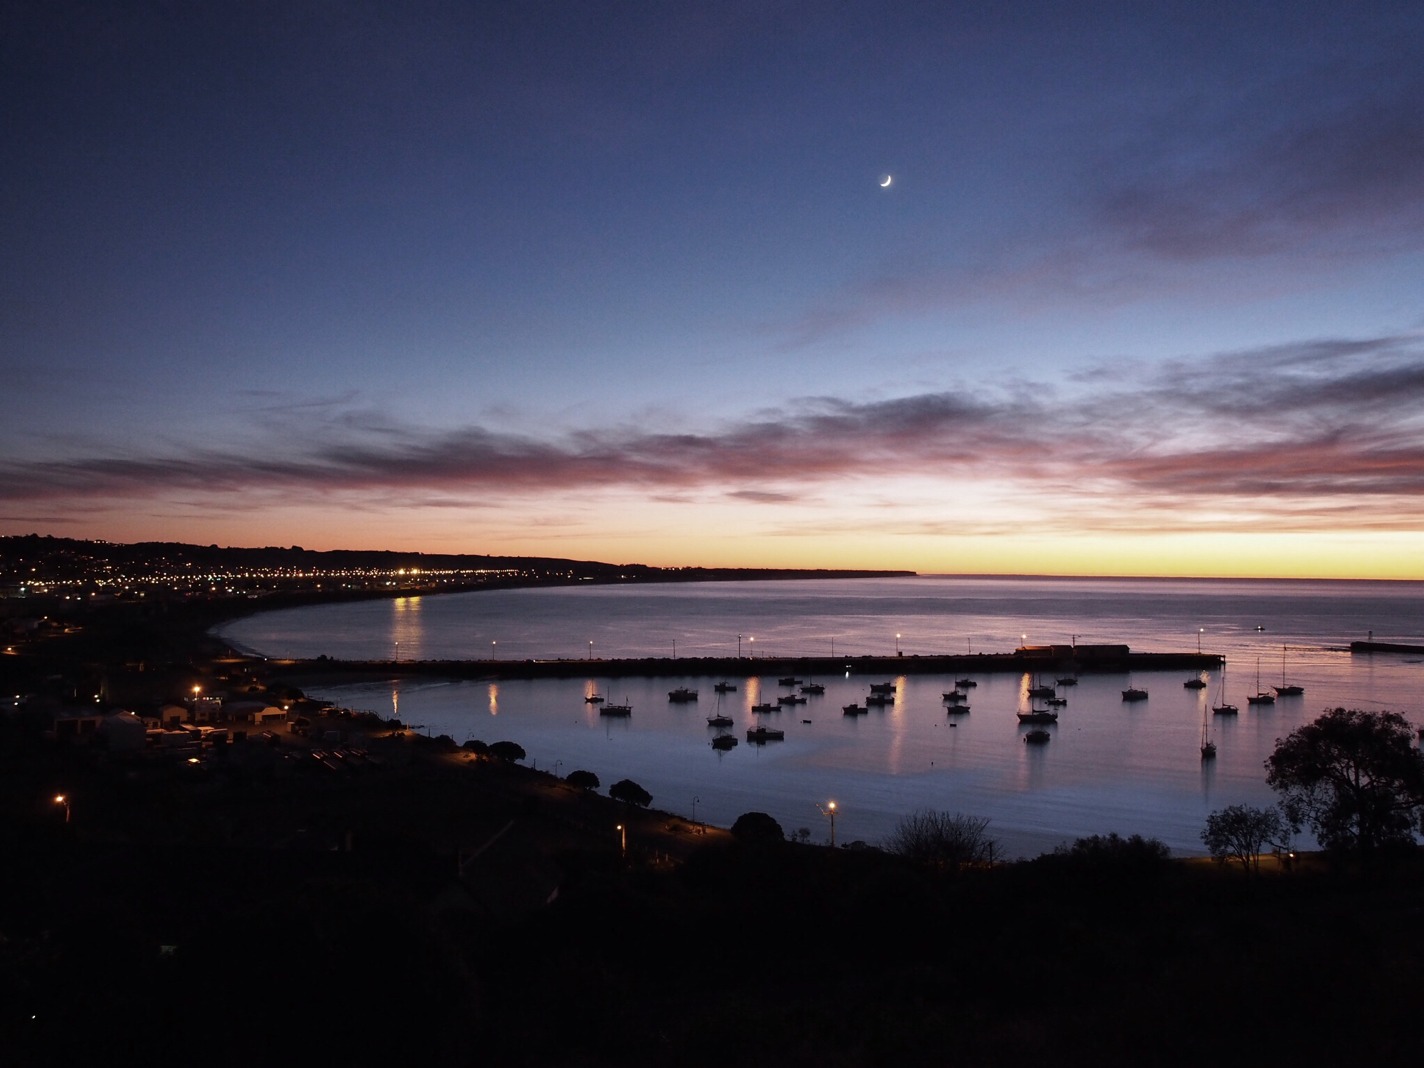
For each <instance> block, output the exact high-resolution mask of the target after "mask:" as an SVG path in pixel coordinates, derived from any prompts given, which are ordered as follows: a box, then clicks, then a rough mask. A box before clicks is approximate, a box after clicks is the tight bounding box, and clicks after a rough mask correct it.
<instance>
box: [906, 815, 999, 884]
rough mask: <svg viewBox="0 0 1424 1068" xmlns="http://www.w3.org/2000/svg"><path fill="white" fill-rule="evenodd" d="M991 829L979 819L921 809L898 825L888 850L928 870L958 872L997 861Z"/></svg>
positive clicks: (986, 822) (984, 821) (987, 822)
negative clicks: (973, 865) (993, 860)
mask: <svg viewBox="0 0 1424 1068" xmlns="http://www.w3.org/2000/svg"><path fill="white" fill-rule="evenodd" d="M988 826H989V821H988V820H987V819H981V818H979V817H976V816H966V815H964V814H963V813H959V812H934V811H931V810H930V809H921V810H920V811H919V812H916V813H915V814H914V815H911V816H906V817H904V818H903V819H901V820H900V822H899V823H897V824H896V825H895V830H894V831H893V832H891V835H890V837H889V838H888V839H886V841H885V848H886V849H887V850H889V851H890V852H891V853H898V854H900V856H902V857H905V858H906V859H907V860H911V861H914V862H915V863H916V864H921V865H924V866H925V867H929V868H936V869H940V870H944V871H957V870H958V869H959V868H961V867H963V866H965V865H966V864H979V863H983V862H986V861H989V860H992V859H993V852H994V848H995V842H994V839H992V838H990V837H989V836H988V835H987V834H985V833H984V832H985V829H986V828H987V827H988Z"/></svg>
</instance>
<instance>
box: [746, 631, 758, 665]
mask: <svg viewBox="0 0 1424 1068" xmlns="http://www.w3.org/2000/svg"><path fill="white" fill-rule="evenodd" d="M747 655H748V656H749V657H751V658H752V659H753V660H755V659H756V639H755V638H753V637H752V636H751V635H750V634H749V635H747Z"/></svg>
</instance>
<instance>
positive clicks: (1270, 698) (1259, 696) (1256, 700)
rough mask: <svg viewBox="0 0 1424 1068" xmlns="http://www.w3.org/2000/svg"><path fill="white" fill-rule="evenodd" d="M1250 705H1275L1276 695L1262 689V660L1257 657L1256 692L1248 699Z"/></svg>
mask: <svg viewBox="0 0 1424 1068" xmlns="http://www.w3.org/2000/svg"><path fill="white" fill-rule="evenodd" d="M1246 703H1247V704H1248V705H1273V704H1275V703H1276V695H1275V694H1273V693H1267V692H1266V691H1265V690H1263V689H1261V658H1260V657H1259V656H1258V657H1256V692H1255V693H1254V694H1252V695H1250V696H1249V697H1247V698H1246Z"/></svg>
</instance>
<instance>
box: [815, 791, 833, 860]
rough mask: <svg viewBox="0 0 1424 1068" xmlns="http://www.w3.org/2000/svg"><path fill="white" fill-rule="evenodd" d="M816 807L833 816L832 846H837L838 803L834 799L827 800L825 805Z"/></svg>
mask: <svg viewBox="0 0 1424 1068" xmlns="http://www.w3.org/2000/svg"><path fill="white" fill-rule="evenodd" d="M816 807H817V808H819V809H820V810H821V814H822V815H825V816H829V817H830V818H831V848H832V849H834V848H835V847H836V803H835V802H834V801H827V802H826V803H825V804H824V805H817V806H816Z"/></svg>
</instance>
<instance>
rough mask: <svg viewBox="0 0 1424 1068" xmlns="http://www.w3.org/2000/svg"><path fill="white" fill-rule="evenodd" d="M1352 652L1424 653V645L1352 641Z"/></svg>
mask: <svg viewBox="0 0 1424 1068" xmlns="http://www.w3.org/2000/svg"><path fill="white" fill-rule="evenodd" d="M1350 652H1352V653H1424V645H1405V644H1401V643H1400V642H1351V643H1350Z"/></svg>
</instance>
